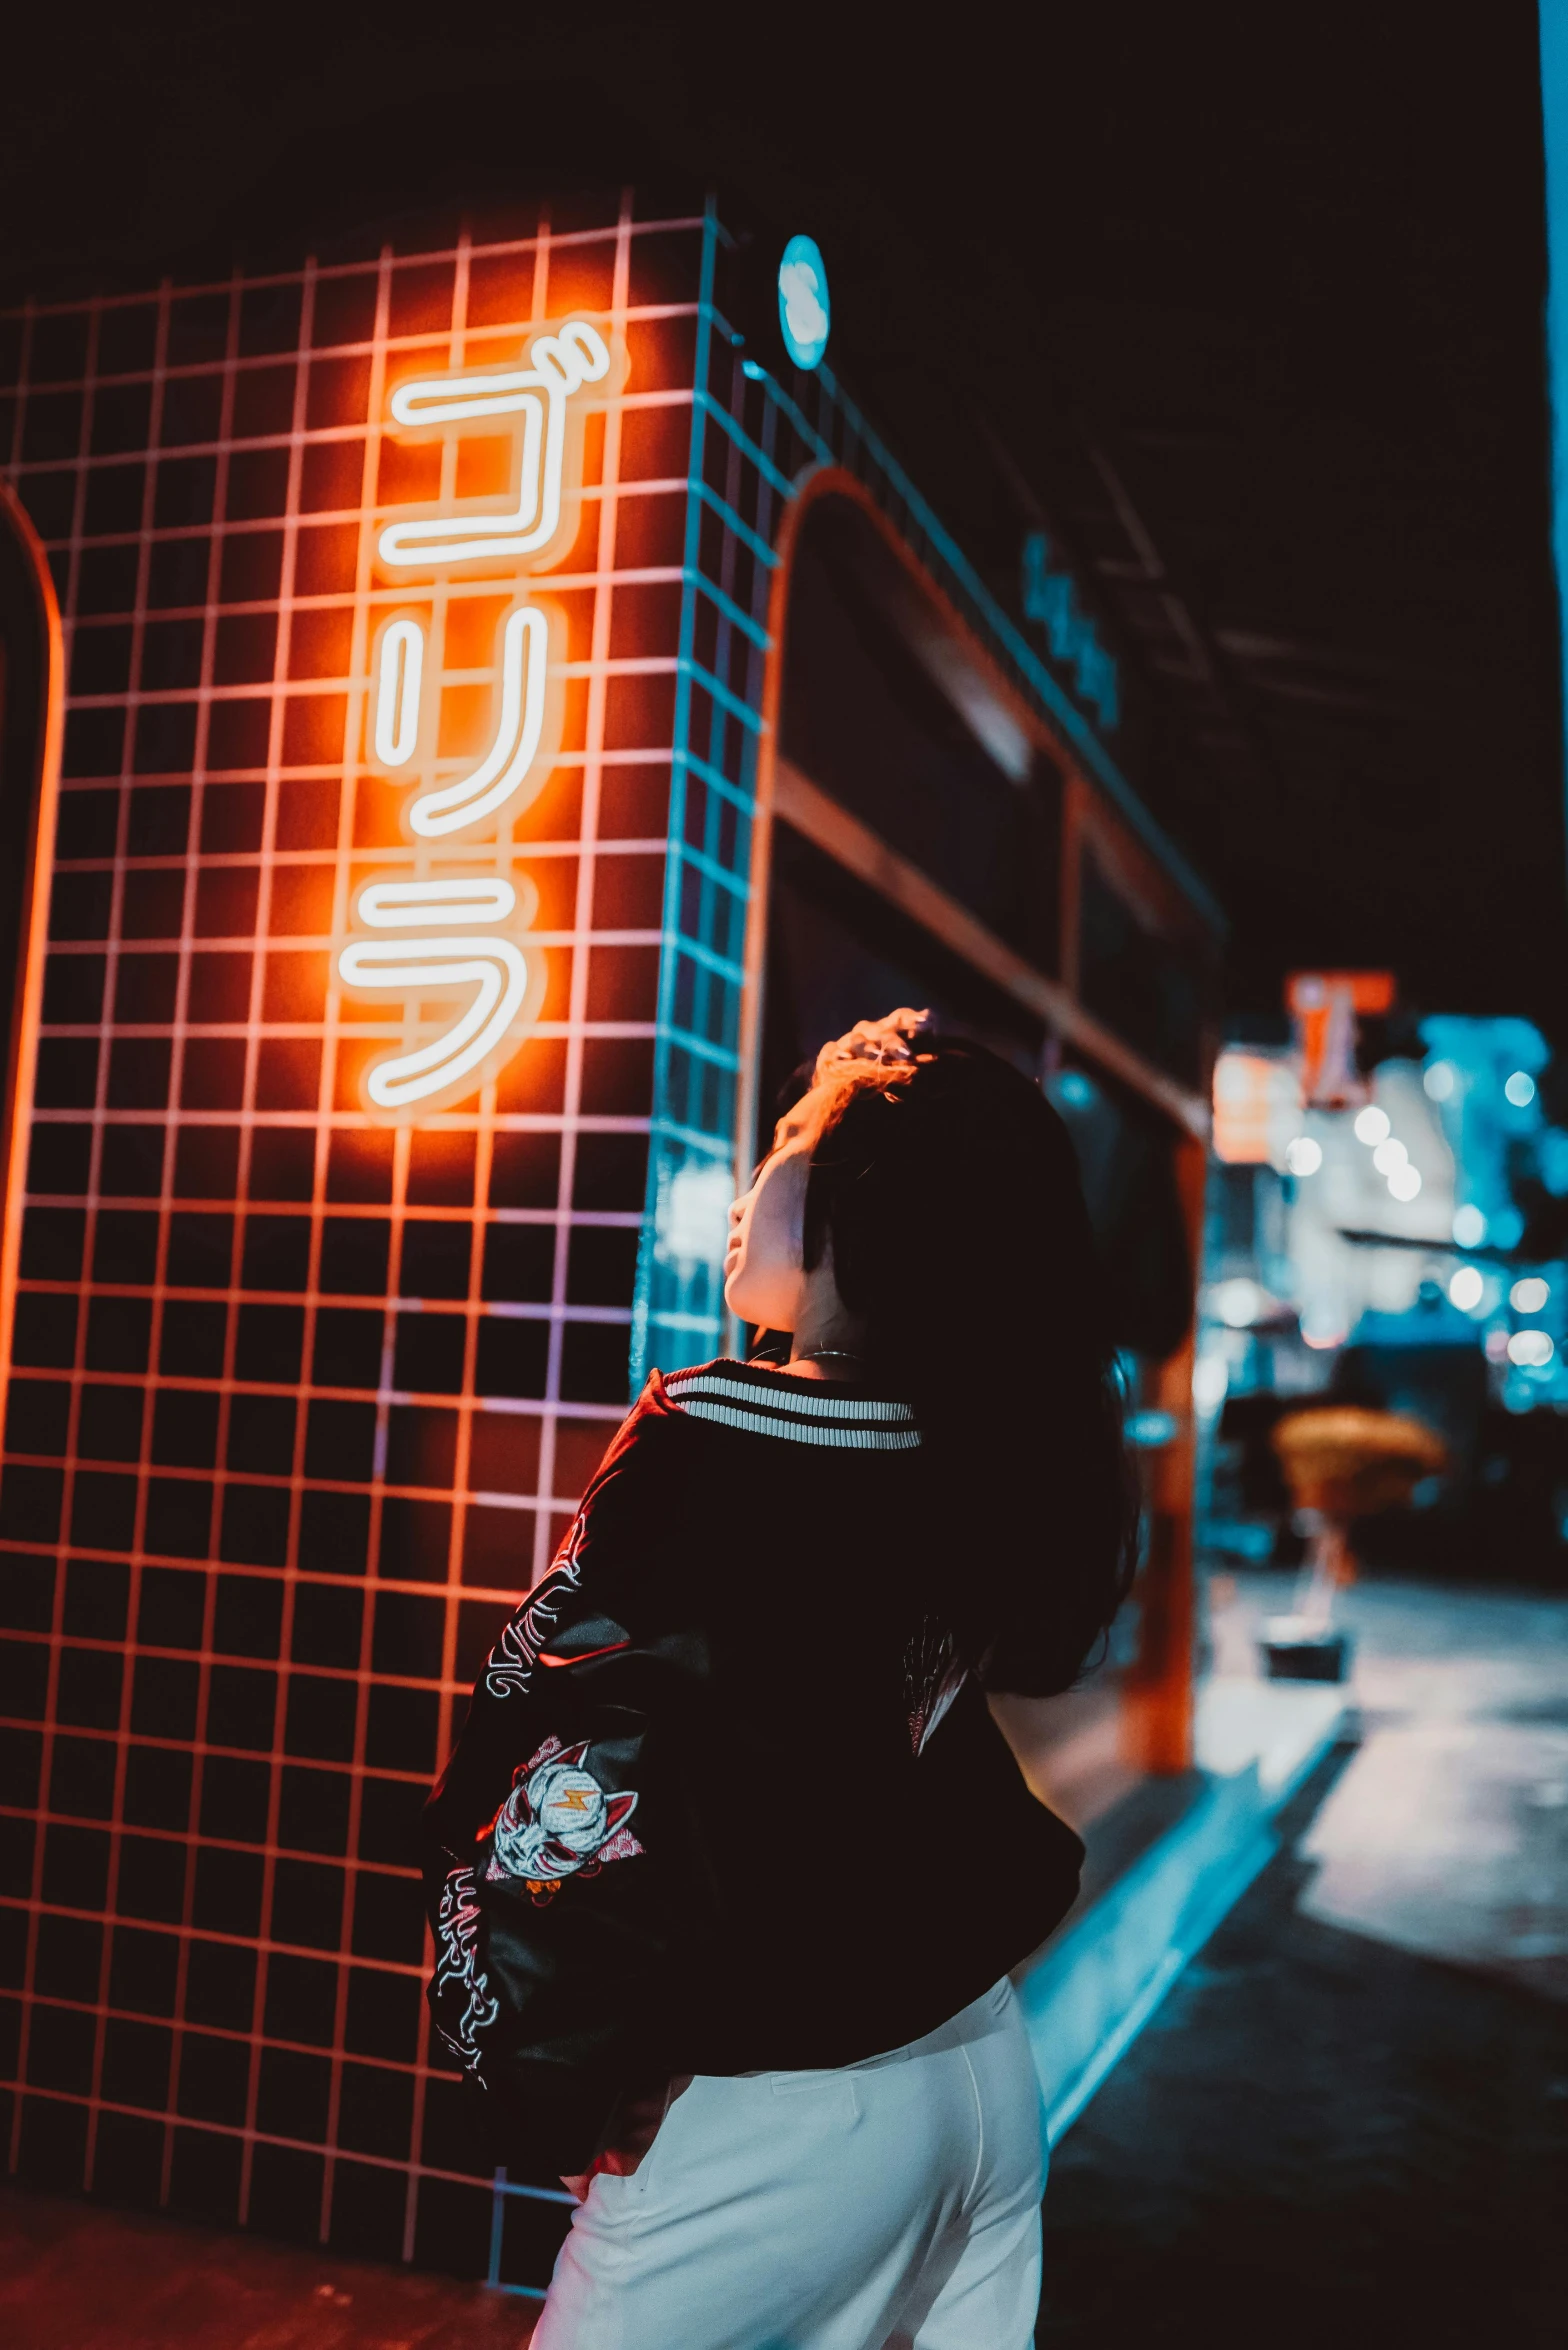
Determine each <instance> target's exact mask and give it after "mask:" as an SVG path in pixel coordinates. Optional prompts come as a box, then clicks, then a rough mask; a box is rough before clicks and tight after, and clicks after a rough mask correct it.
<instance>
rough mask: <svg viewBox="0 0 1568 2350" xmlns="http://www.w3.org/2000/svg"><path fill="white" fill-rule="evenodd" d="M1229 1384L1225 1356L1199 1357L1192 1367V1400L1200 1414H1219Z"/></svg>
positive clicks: (1228, 1371)
mask: <svg viewBox="0 0 1568 2350" xmlns="http://www.w3.org/2000/svg"><path fill="white" fill-rule="evenodd" d="M1229 1384H1230V1370H1229V1367H1228V1365H1227V1363H1226V1361H1225V1357H1224V1356H1223V1355H1199V1357H1198V1359H1197V1361H1196V1362H1195V1363H1194V1364H1193V1366H1192V1400H1193V1402H1194V1403H1195V1404H1196V1405H1197V1407H1198V1409H1199V1411H1200V1412H1217V1411H1218V1410H1219V1408H1220V1405H1221V1404H1222V1403H1223V1402H1224V1401H1225V1390H1226V1388H1227V1387H1228V1386H1229Z"/></svg>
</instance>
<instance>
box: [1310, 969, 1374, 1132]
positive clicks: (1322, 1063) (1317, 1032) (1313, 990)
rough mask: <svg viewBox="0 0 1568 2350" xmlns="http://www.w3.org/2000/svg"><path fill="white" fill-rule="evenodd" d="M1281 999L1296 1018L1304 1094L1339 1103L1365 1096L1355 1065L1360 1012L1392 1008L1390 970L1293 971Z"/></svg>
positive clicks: (1323, 1105) (1324, 1105)
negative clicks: (1283, 996)
mask: <svg viewBox="0 0 1568 2350" xmlns="http://www.w3.org/2000/svg"><path fill="white" fill-rule="evenodd" d="M1285 1002H1286V1004H1287V1006H1288V1008H1289V1011H1290V1015H1291V1018H1292V1019H1293V1020H1294V1021H1295V1024H1296V1044H1297V1049H1298V1051H1299V1053H1300V1055H1301V1091H1302V1097H1303V1099H1304V1100H1306V1101H1308V1102H1311V1103H1313V1104H1315V1105H1316V1106H1317V1107H1318V1108H1320V1109H1344V1108H1345V1107H1347V1106H1348V1105H1349V1104H1350V1103H1351V1102H1355V1101H1361V1100H1363V1099H1364V1098H1365V1092H1366V1089H1365V1087H1364V1086H1363V1085H1362V1082H1361V1079H1360V1077H1359V1075H1358V1073H1357V1070H1356V1018H1357V1015H1358V1014H1359V1013H1377V1012H1389V1011H1392V1009H1393V1005H1394V974H1393V973H1392V971H1293V972H1292V973H1291V974H1290V976H1289V978H1288V979H1287V980H1286V982H1285Z"/></svg>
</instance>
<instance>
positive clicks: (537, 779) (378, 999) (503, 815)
mask: <svg viewBox="0 0 1568 2350" xmlns="http://www.w3.org/2000/svg"><path fill="white" fill-rule="evenodd" d="M625 374H626V368H625V354H624V350H623V349H622V348H621V346H620V345H619V344H618V343H613V344H612V342H607V341H606V339H605V337H604V336H603V335H602V334H601V333H600V331H599V329H598V328H597V327H596V326H594V325H592V324H591V323H590V322H588V321H587V320H584V319H568V320H566V321H564V322H563V323H562V324H560V325H559V326H556V327H554V328H551V329H547V330H546V331H545V332H544V333H542V334H536V335H533V336H531V337H530V338H529V341H528V346H527V365H526V366H521V367H511V368H495V367H489V368H485V369H482V370H474V369H467V368H457V369H453V370H451V371H449V372H448V373H446V374H442V375H434V376H420V377H414V378H410V379H408V380H405V381H404V382H402V383H400V384H399V385H397V387H396V388H395V389H394V390H393V391H392V392H391V394H390V396H389V398H388V402H387V406H388V413H389V418H390V428H391V429H392V430H394V431H395V430H396V429H397V428H399V427H401V428H402V430H403V432H404V434H411V435H416V436H421V437H423V438H425V439H429V438H430V437H431V436H432V435H437V436H439V438H440V440H441V441H442V442H443V443H445V444H446V446H445V448H444V449H443V451H442V482H443V488H444V489H446V488H448V486H449V485H450V494H448V495H444V496H443V497H441V498H439V499H437V500H436V501H434V502H433V510H432V511H430V512H426V513H422V514H419V515H417V516H415V517H414V518H412V519H406V520H399V521H396V522H389V523H384V524H383V525H382V526H381V527H380V529H379V531H378V533H377V538H376V560H377V563H378V565H379V567H380V569H381V571H382V573H383V575H384V576H389V577H391V578H394V579H396V580H398V581H399V582H402V581H404V580H407V579H408V578H409V577H410V575H411V574H413V573H421V572H429V573H431V574H432V575H439V576H440V577H441V578H442V580H443V581H447V582H449V581H450V579H451V577H452V575H453V574H454V573H462V574H464V575H470V574H473V573H475V572H479V573H482V574H483V576H484V577H485V579H486V581H487V582H488V580H489V579H490V578H492V577H493V576H494V575H495V573H496V570H497V567H498V565H499V566H500V567H501V569H502V571H503V572H504V574H505V575H506V576H508V577H515V576H516V575H518V574H525V575H526V574H527V573H528V572H531V571H536V570H542V569H545V568H547V567H548V566H549V565H551V564H552V563H555V562H558V561H559V560H560V559H561V558H562V556H564V555H565V554H566V553H567V552H568V551H569V548H570V545H571V543H572V540H573V538H574V537H575V533H576V527H577V521H578V515H579V510H580V503H581V494H582V458H583V439H584V422H585V404H586V403H585V395H587V394H589V393H590V392H591V390H592V388H593V387H596V386H604V387H605V389H606V391H608V390H609V389H610V388H612V387H613V389H615V390H617V391H618V390H619V389H620V387H621V384H622V383H623V382H624V379H625ZM498 419H504V420H505V421H506V424H507V427H508V431H509V435H510V439H511V443H512V449H511V459H510V473H511V479H510V485H509V488H508V490H507V491H506V492H505V493H503V494H502V495H501V497H500V499H499V502H498V501H497V499H496V497H495V496H494V495H492V496H490V497H482V498H480V499H478V500H475V499H473V498H471V497H465V496H464V495H462V494H461V493H462V489H463V486H464V485H463V476H462V471H461V458H462V454H463V443H464V437H465V428H467V437H468V439H469V440H470V441H472V438H473V435H474V432H475V429H476V428H483V427H484V426H485V425H487V424H493V423H494V422H495V421H496V420H498ZM488 600H489V599H488V598H487V599H485V601H487V602H488ZM450 610H451V605H450V593H448V596H447V597H445V598H441V599H435V600H434V601H433V603H432V608H431V612H430V615H429V618H428V619H427V617H426V615H425V614H424V613H423V612H422V611H418V610H415V611H400V612H397V613H394V614H393V615H391V616H390V617H389V618H388V619H387V620H385V621H384V622H383V624H382V626H381V628H380V630H379V633H378V635H377V638H376V649H375V661H374V669H373V677H372V684H371V691H370V695H369V699H368V706H367V730H368V735H369V741H368V744H367V751H368V754H369V756H370V757H371V758H372V759H373V760H374V761H375V763H376V764H377V765H379V766H380V768H381V769H382V771H383V772H384V773H385V774H386V775H388V776H389V777H390V778H391V779H393V780H394V781H396V782H398V783H400V784H404V785H406V786H407V788H408V797H407V798H406V799H405V801H404V803H403V807H402V813H401V823H402V830H403V833H404V836H405V838H406V840H407V841H408V843H409V854H408V857H407V858H406V860H405V863H404V865H403V867H402V868H400V872H399V876H398V877H397V878H396V879H395V880H390V881H384V880H376V881H371V882H369V883H366V884H365V885H364V886H363V887H361V888H360V890H359V892H358V895H357V897H356V899H355V901H354V905H353V911H352V917H351V919H352V921H353V923H354V925H355V930H354V932H353V933H352V934H351V935H350V936H349V937H348V938H347V939H346V940H345V942H344V943H343V944H342V945H341V946H340V947H339V949H338V951H337V958H336V965H337V973H338V977H339V979H340V980H341V981H342V983H343V985H344V987H345V988H346V989H347V990H348V992H349V994H350V996H351V997H353V998H355V999H357V1000H358V1001H360V1002H362V1003H364V1004H365V1005H366V1006H367V1009H371V1008H373V1009H383V1008H386V1005H387V998H388V997H392V998H397V999H401V1004H402V1014H401V1019H402V1034H401V1037H400V1039H399V1044H400V1049H399V1050H397V1051H395V1052H393V1053H391V1054H389V1055H388V1056H387V1057H386V1058H384V1059H377V1060H374V1061H371V1062H369V1063H368V1064H367V1065H366V1067H365V1068H364V1070H363V1072H362V1075H361V1099H362V1101H363V1104H364V1107H365V1110H366V1112H367V1114H368V1115H370V1116H371V1117H372V1118H375V1119H376V1120H377V1121H378V1122H386V1121H402V1120H408V1119H417V1118H420V1117H425V1116H428V1115H429V1114H430V1113H431V1112H432V1111H435V1110H439V1109H443V1108H447V1107H452V1106H455V1105H456V1104H457V1103H459V1102H461V1101H463V1100H465V1099H467V1098H468V1097H470V1096H471V1095H473V1094H474V1093H476V1092H477V1091H478V1090H479V1089H480V1087H481V1086H482V1085H483V1084H484V1083H485V1082H486V1081H487V1080H488V1079H490V1078H492V1077H494V1076H496V1075H497V1074H498V1073H499V1072H500V1071H501V1070H502V1069H503V1068H505V1066H506V1065H507V1063H508V1061H509V1060H510V1059H512V1057H513V1056H514V1055H515V1054H516V1052H517V1050H518V1048H519V1046H520V1045H521V1044H522V1041H523V1039H524V1037H525V1036H526V1034H527V1032H528V1029H529V1027H530V1026H531V1024H532V1022H533V1020H534V1019H535V1018H536V1017H537V1015H538V1011H539V1007H540V1005H541V1004H542V1002H543V1001H544V995H545V986H546V973H545V969H544V962H543V952H542V950H541V949H540V948H538V947H536V946H529V945H528V944H526V942H525V940H524V938H523V936H522V933H523V932H525V931H526V927H527V923H528V919H529V916H530V914H531V912H532V910H533V909H534V907H535V906H536V905H537V891H536V890H535V889H534V887H533V885H532V883H531V882H530V881H528V880H527V878H526V877H522V879H521V882H519V879H518V878H517V877H514V875H513V872H512V861H511V849H510V844H509V841H508V839H507V822H506V820H507V819H508V818H510V817H514V816H518V815H521V814H522V813H523V811H524V810H525V809H526V808H527V807H528V805H529V804H530V802H531V801H532V800H533V799H534V798H535V797H536V796H537V794H538V792H539V791H540V789H541V788H542V786H543V784H544V782H545V780H546V778H547V777H548V775H549V773H550V771H551V768H552V766H553V764H554V760H555V754H556V752H557V750H558V748H559V739H560V717H561V694H560V674H561V666H562V643H563V634H564V632H563V629H562V626H561V623H560V619H559V615H555V614H552V613H551V611H550V610H549V608H548V607H547V606H543V605H538V604H534V603H530V602H529V601H527V600H526V598H521V597H519V598H516V599H515V600H513V601H511V602H509V603H508V604H507V605H505V606H504V607H503V609H502V611H501V613H500V616H499V619H498V622H497V625H496V630H495V638H494V664H493V684H492V689H491V693H490V697H489V698H490V711H489V725H488V739H487V741H486V743H485V747H484V749H483V752H482V754H481V755H480V756H479V757H478V758H477V759H475V758H472V757H470V758H466V759H455V760H454V758H453V757H452V756H451V755H450V753H449V752H445V751H444V744H445V741H446V737H445V735H444V732H443V720H444V717H445V714H446V713H445V708H444V693H445V689H444V688H443V684H442V679H443V677H444V676H447V675H449V674H450V672H451V671H452V669H454V668H456V667H459V666H460V663H461V658H462V656H461V653H459V656H458V661H457V662H452V661H450V660H449V658H448V644H447V637H448V633H449V632H448V620H449V615H450ZM457 633H461V631H459V632H457ZM463 690H464V689H463V688H462V687H455V688H454V691H455V692H456V693H461V692H462V691H463ZM449 847H450V849H453V850H456V851H457V853H458V857H459V859H460V861H459V862H452V861H451V859H450V857H449V855H448V849H449ZM485 877H488V878H485ZM476 880H478V881H480V882H481V884H482V886H479V887H477V888H476V887H475V886H474V885H475V882H476ZM501 923H505V925H506V927H505V928H500V927H483V926H484V925H486V924H496V925H499V924H501ZM366 930H371V931H386V930H395V931H396V932H397V934H398V935H397V936H396V937H395V938H386V937H380V938H377V937H370V938H366V937H365V936H364V935H363V932H364V931H366ZM416 933H417V934H418V935H415V934H416Z"/></svg>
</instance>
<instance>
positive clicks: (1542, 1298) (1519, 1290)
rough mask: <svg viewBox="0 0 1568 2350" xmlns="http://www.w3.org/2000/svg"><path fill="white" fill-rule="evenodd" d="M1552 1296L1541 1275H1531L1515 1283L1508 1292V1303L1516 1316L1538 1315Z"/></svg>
mask: <svg viewBox="0 0 1568 2350" xmlns="http://www.w3.org/2000/svg"><path fill="white" fill-rule="evenodd" d="M1551 1294H1552V1293H1551V1290H1550V1289H1549V1288H1548V1286H1547V1284H1546V1283H1545V1282H1544V1281H1543V1280H1541V1278H1540V1277H1539V1275H1538V1274H1534V1273H1531V1274H1528V1275H1527V1276H1526V1277H1525V1279H1524V1280H1523V1281H1516V1282H1515V1283H1514V1285H1513V1287H1512V1289H1511V1290H1510V1291H1509V1292H1508V1302H1509V1304H1510V1305H1511V1306H1512V1307H1513V1309H1514V1312H1515V1313H1516V1314H1538V1313H1539V1312H1540V1310H1541V1308H1542V1306H1544V1305H1545V1303H1546V1301H1547V1299H1548V1298H1549V1297H1550V1296H1551Z"/></svg>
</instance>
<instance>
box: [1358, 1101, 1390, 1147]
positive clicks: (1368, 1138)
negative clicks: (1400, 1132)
mask: <svg viewBox="0 0 1568 2350" xmlns="http://www.w3.org/2000/svg"><path fill="white" fill-rule="evenodd" d="M1387 1139H1388V1112H1387V1111H1386V1110H1380V1109H1379V1108H1378V1106H1377V1104H1376V1102H1368V1104H1367V1106H1366V1108H1365V1109H1364V1110H1360V1111H1358V1112H1357V1114H1356V1140H1357V1142H1386V1141H1387Z"/></svg>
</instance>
